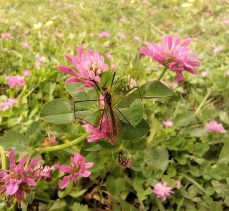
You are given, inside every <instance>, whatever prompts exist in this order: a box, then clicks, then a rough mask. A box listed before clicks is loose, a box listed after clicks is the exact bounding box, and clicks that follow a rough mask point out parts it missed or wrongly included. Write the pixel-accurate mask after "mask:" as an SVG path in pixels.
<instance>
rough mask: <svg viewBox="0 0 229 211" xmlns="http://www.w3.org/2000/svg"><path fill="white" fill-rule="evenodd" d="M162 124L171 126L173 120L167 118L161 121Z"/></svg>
mask: <svg viewBox="0 0 229 211" xmlns="http://www.w3.org/2000/svg"><path fill="white" fill-rule="evenodd" d="M163 125H164V126H165V127H172V126H173V121H172V120H170V119H167V120H165V121H163Z"/></svg>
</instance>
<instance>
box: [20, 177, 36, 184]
mask: <svg viewBox="0 0 229 211" xmlns="http://www.w3.org/2000/svg"><path fill="white" fill-rule="evenodd" d="M22 182H24V183H27V184H28V185H31V186H36V184H37V183H36V182H35V180H34V179H32V178H23V179H22Z"/></svg>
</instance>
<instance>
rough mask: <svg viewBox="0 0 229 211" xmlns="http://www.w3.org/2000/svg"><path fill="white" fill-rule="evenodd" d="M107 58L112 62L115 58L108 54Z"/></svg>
mask: <svg viewBox="0 0 229 211" xmlns="http://www.w3.org/2000/svg"><path fill="white" fill-rule="evenodd" d="M106 57H107V58H108V59H110V61H113V56H112V54H111V53H109V52H108V53H106Z"/></svg>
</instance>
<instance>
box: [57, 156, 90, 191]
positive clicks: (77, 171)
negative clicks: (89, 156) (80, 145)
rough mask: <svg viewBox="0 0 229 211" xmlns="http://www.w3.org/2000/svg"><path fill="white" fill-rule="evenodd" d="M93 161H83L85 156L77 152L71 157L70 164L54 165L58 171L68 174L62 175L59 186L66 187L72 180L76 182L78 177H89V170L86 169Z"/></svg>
mask: <svg viewBox="0 0 229 211" xmlns="http://www.w3.org/2000/svg"><path fill="white" fill-rule="evenodd" d="M93 164H94V163H93V162H85V158H84V157H83V156H82V155H80V154H79V153H75V154H74V156H72V157H71V165H70V166H68V165H56V168H57V169H58V170H59V171H60V172H65V173H67V174H68V175H67V176H64V177H63V179H62V180H61V181H60V183H59V188H60V189H64V188H66V187H67V186H68V185H69V184H70V183H71V182H72V181H73V182H74V183H77V181H78V177H79V176H81V177H89V176H90V175H91V172H90V171H88V170H87V169H88V168H91V167H92V166H93Z"/></svg>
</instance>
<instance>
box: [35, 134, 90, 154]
mask: <svg viewBox="0 0 229 211" xmlns="http://www.w3.org/2000/svg"><path fill="white" fill-rule="evenodd" d="M89 134H90V133H85V134H83V135H82V136H80V137H78V138H77V139H75V140H73V141H71V142H67V143H65V144H60V145H57V146H51V147H40V148H37V149H36V151H37V152H39V153H43V152H53V151H58V150H62V149H66V148H69V147H72V146H74V145H76V144H78V143H80V142H81V141H83V140H85V139H86V138H87V136H88V135H89Z"/></svg>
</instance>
